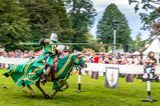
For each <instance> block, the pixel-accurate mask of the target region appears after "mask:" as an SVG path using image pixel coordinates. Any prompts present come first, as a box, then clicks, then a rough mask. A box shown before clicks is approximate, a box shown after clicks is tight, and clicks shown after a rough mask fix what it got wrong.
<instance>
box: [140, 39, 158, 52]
mask: <svg viewBox="0 0 160 106" xmlns="http://www.w3.org/2000/svg"><path fill="white" fill-rule="evenodd" d="M151 51H152V52H154V53H156V54H160V40H159V39H158V38H155V39H154V40H153V41H152V43H151V44H150V46H149V47H148V48H147V49H146V50H145V51H144V52H143V54H148V53H149V52H151Z"/></svg>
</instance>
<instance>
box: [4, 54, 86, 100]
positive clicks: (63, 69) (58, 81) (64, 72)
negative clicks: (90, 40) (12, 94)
mask: <svg viewBox="0 0 160 106" xmlns="http://www.w3.org/2000/svg"><path fill="white" fill-rule="evenodd" d="M55 64H56V65H55ZM55 64H54V65H55V67H56V68H55V73H54V76H55V78H54V81H53V82H52V84H53V87H52V90H53V91H52V94H51V95H48V94H47V93H46V92H45V91H44V90H43V89H42V88H41V86H40V80H41V78H42V76H43V74H44V73H43V70H44V68H45V65H44V64H43V63H34V62H33V61H28V62H26V63H25V64H21V65H20V64H19V65H13V66H11V67H10V68H9V70H8V71H7V72H5V73H4V74H3V75H5V76H6V77H9V76H11V77H12V79H13V81H14V82H15V83H16V84H17V85H18V86H23V87H25V86H27V87H28V88H29V90H30V94H31V96H32V97H34V90H33V89H32V87H31V86H30V85H32V84H35V85H36V87H37V88H38V89H39V90H40V91H41V92H42V94H43V96H44V97H45V98H47V99H49V98H52V97H53V96H55V94H56V93H57V92H59V91H64V90H65V89H67V88H68V87H69V84H68V83H67V79H68V78H69V77H70V74H71V72H72V70H73V69H72V68H73V67H78V68H80V69H82V68H83V67H85V66H86V64H85V62H84V61H83V58H82V55H80V54H79V55H75V54H68V55H67V56H65V57H63V58H61V59H60V60H58V61H57V62H56V63H55ZM52 74H53V71H50V76H52ZM50 79H51V78H48V79H47V81H51V80H50ZM22 91H23V92H24V93H28V92H27V91H26V90H24V89H23V90H22Z"/></svg>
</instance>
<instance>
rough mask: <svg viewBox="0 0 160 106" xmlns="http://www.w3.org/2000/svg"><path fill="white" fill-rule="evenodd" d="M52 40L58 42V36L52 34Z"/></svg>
mask: <svg viewBox="0 0 160 106" xmlns="http://www.w3.org/2000/svg"><path fill="white" fill-rule="evenodd" d="M50 40H51V41H54V42H58V36H57V34H56V33H51V36H50Z"/></svg>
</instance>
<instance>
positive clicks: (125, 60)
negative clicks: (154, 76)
mask: <svg viewBox="0 0 160 106" xmlns="http://www.w3.org/2000/svg"><path fill="white" fill-rule="evenodd" d="M87 50H88V51H87V52H86V48H85V50H84V51H85V58H84V59H85V61H86V62H88V63H103V64H120V65H125V64H135V65H143V63H144V59H143V55H142V54H140V53H139V54H131V53H123V54H120V53H116V54H112V53H105V52H98V53H97V52H94V51H92V50H91V51H90V49H87Z"/></svg>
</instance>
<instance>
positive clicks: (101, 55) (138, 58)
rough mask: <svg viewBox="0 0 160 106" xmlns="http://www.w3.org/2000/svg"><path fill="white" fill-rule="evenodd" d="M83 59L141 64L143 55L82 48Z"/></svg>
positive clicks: (22, 55) (5, 54) (20, 55)
mask: <svg viewBox="0 0 160 106" xmlns="http://www.w3.org/2000/svg"><path fill="white" fill-rule="evenodd" d="M42 52H43V51H42V50H40V51H37V52H34V51H31V50H30V51H29V50H25V51H23V52H22V51H20V50H15V51H12V52H6V51H4V50H0V56H3V57H13V58H32V57H37V56H39V55H40V54H41V53H42ZM82 52H83V53H84V60H85V61H86V62H87V63H103V64H120V65H125V64H135V65H142V64H143V61H144V60H143V56H142V55H140V54H139V55H134V54H131V53H123V54H120V53H116V54H112V53H105V52H95V51H94V50H92V49H90V48H84V49H83V51H82Z"/></svg>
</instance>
